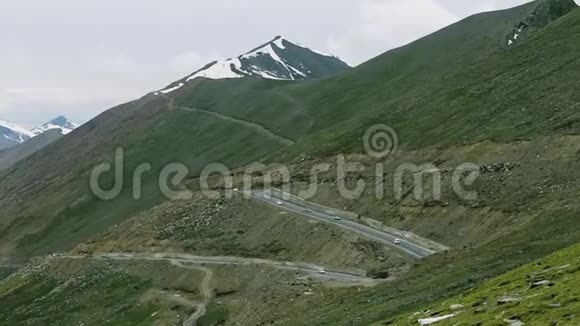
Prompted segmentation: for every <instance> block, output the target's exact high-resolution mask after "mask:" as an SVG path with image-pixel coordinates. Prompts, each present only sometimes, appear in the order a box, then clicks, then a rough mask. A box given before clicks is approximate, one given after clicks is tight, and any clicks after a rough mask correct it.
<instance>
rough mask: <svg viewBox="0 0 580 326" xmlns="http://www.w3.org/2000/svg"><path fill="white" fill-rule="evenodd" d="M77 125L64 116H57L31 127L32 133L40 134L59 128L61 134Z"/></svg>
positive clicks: (68, 131)
mask: <svg viewBox="0 0 580 326" xmlns="http://www.w3.org/2000/svg"><path fill="white" fill-rule="evenodd" d="M77 127H78V125H77V124H76V123H74V122H72V121H71V120H69V119H67V118H66V117H63V116H59V117H57V118H54V119H52V120H50V121H49V122H47V123H45V124H43V125H42V126H40V127H37V128H34V129H32V132H33V133H34V135H40V134H42V133H44V132H46V131H48V130H52V129H60V132H61V134H63V135H66V134H68V133H70V132H71V131H73V130H74V129H76V128H77Z"/></svg>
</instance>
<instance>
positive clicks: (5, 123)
mask: <svg viewBox="0 0 580 326" xmlns="http://www.w3.org/2000/svg"><path fill="white" fill-rule="evenodd" d="M0 127H1V128H6V129H9V130H10V131H12V132H14V133H16V134H20V135H21V136H24V137H25V138H26V137H28V138H31V137H34V133H33V132H32V131H30V130H28V129H25V128H22V127H20V126H17V125H15V124H13V123H10V122H8V121H3V120H0Z"/></svg>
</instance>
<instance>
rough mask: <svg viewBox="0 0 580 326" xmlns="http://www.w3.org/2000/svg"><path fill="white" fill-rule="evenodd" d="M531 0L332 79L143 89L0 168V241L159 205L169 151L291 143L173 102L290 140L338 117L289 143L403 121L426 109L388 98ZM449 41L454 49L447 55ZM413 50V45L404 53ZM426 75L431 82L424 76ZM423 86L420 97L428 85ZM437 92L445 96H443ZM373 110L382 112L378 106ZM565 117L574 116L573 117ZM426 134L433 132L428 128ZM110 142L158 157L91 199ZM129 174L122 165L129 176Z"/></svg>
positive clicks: (39, 240) (258, 153)
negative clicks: (138, 182) (136, 178)
mask: <svg viewBox="0 0 580 326" xmlns="http://www.w3.org/2000/svg"><path fill="white" fill-rule="evenodd" d="M535 8H536V4H530V5H526V6H523V7H519V8H515V9H512V10H507V11H502V12H497V13H488V14H482V15H477V16H474V17H471V18H468V19H466V20H465V21H462V22H460V23H458V24H456V25H454V26H451V27H449V28H446V29H444V30H442V31H439V32H437V33H435V34H434V35H432V36H429V37H426V38H424V39H422V40H419V41H417V42H415V43H413V44H411V45H408V46H406V47H404V48H402V49H398V50H394V51H391V52H388V53H386V54H385V55H383V56H381V57H379V58H377V59H374V60H372V61H371V62H369V63H367V64H365V65H362V66H360V67H358V68H357V69H355V70H353V71H352V72H348V73H345V74H344V75H341V76H339V77H336V78H333V79H330V80H322V81H307V82H304V83H288V82H278V81H268V80H199V81H197V82H193V83H189V84H188V85H187V87H184V88H182V89H180V90H179V91H177V92H175V94H171V96H172V104H173V105H171V106H169V105H168V101H167V100H166V99H164V98H163V97H160V96H157V97H155V96H152V95H150V96H146V97H144V98H143V99H140V100H138V101H135V102H131V103H128V104H124V105H121V106H119V107H117V108H114V109H112V110H110V111H108V112H106V113H104V114H102V115H101V116H99V117H98V118H96V119H94V120H93V121H91V122H90V123H88V124H86V125H85V126H83V127H82V128H80V129H79V130H77V131H75V132H74V133H72V134H71V136H70V137H65V138H64V139H62V140H60V141H57V142H55V143H54V144H52V145H51V146H49V147H47V148H45V149H44V150H42V151H40V152H38V153H36V154H35V155H33V156H31V157H29V158H28V159H27V160H25V161H23V162H21V163H20V164H19V165H18V166H17V167H15V168H14V169H12V170H9V171H7V172H5V173H3V174H2V176H1V177H2V179H1V182H2V185H1V187H0V204H1V205H2V207H3V212H2V216H1V218H0V252H2V253H4V254H8V253H11V252H12V253H17V255H19V256H30V255H34V254H39V253H44V252H45V251H48V250H55V249H65V248H69V247H70V246H72V245H73V244H74V243H76V242H78V241H81V240H84V239H86V238H87V237H90V236H91V235H93V234H95V232H98V231H101V230H104V229H106V228H107V227H108V226H110V225H114V224H116V223H118V222H119V221H121V220H123V219H125V218H127V217H128V216H130V215H131V214H133V213H135V212H137V211H140V210H143V209H147V208H149V207H152V206H154V205H155V204H157V203H159V202H160V201H162V200H163V198H162V197H161V196H160V195H159V193H158V191H156V190H155V188H157V186H156V183H157V180H156V178H154V177H152V176H154V175H155V174H157V172H158V171H159V169H160V167H161V166H163V165H164V164H165V163H168V162H174V161H177V162H181V163H184V164H186V165H188V166H189V167H190V175H191V176H195V175H196V174H198V173H199V170H200V169H201V167H202V166H204V165H205V164H207V163H210V162H216V161H219V162H223V163H226V164H228V165H230V166H232V167H236V166H242V165H244V164H247V163H249V162H251V161H254V160H259V159H262V158H264V157H268V156H270V155H272V154H275V153H277V152H279V151H280V150H282V149H284V147H285V145H286V144H279V143H278V142H276V141H272V140H270V139H268V138H264V137H263V136H262V135H260V134H259V133H257V132H255V130H252V129H251V128H247V127H245V126H243V125H240V124H235V123H229V122H227V121H224V120H220V119H216V118H215V117H212V116H208V115H207V114H203V113H196V112H191V111H184V110H180V108H182V107H187V108H193V109H203V110H209V111H214V112H218V113H221V114H224V115H226V116H231V117H234V118H238V119H240V120H244V121H250V122H252V123H255V124H258V125H261V126H263V127H264V128H265V129H267V130H270V131H272V132H273V133H275V134H279V135H281V136H283V137H285V138H288V139H291V140H294V141H300V140H302V139H304V138H305V137H306V136H307V135H314V134H316V133H317V132H319V131H320V130H322V129H324V128H327V127H330V126H332V125H335V124H337V123H338V125H339V126H340V127H339V129H331V130H329V131H325V132H324V133H323V134H320V136H317V137H315V138H312V139H310V140H308V141H307V142H305V143H304V144H302V145H299V146H297V147H296V148H295V149H293V150H291V151H290V152H289V153H290V154H289V155H293V153H298V152H302V151H310V152H313V153H314V152H315V153H316V154H317V155H321V154H322V155H323V154H327V153H329V151H330V150H332V149H334V150H338V149H340V150H349V149H352V148H353V146H352V144H349V143H348V142H347V141H345V139H346V140H352V139H357V137H359V135H356V136H354V134H355V131H356V133H357V134H358V132H359V131H360V130H361V128H363V127H364V124H363V125H361V123H360V121H361V119H362V121H366V120H364V119H363V118H361V117H367V116H368V115H369V113H368V112H380V114H382V115H383V118H382V119H379V121H380V120H383V121H384V115H388V116H389V117H391V116H393V114H398V115H399V116H400V119H399V121H407V120H402V119H403V118H404V119H408V118H410V117H411V116H413V118H412V120H413V121H416V120H417V118H416V117H417V116H420V114H421V112H417V111H418V110H419V109H415V110H410V109H407V110H402V109H399V110H397V111H396V112H398V113H396V112H395V111H394V110H393V107H397V108H401V107H402V106H409V101H411V103H416V102H417V101H420V100H417V101H416V100H414V99H415V98H417V94H423V95H425V94H427V95H431V96H433V94H437V93H438V92H441V89H442V87H443V86H441V87H439V86H437V85H443V84H441V83H440V79H441V78H446V80H448V79H452V78H450V77H449V76H450V74H452V73H453V72H454V71H456V70H461V69H465V67H466V66H467V65H471V64H472V63H475V62H478V61H479V60H481V59H482V58H483V57H485V56H486V55H487V54H489V53H495V52H505V47H504V46H503V45H502V42H503V41H502V39H503V36H502V35H503V34H505V33H508V32H509V31H510V30H513V27H514V26H516V25H517V24H518V23H519V22H521V21H522V20H525V19H526V18H527V17H529V16H530V15H531V13H532V12H533V11H534V10H535ZM538 33H540V32H538ZM566 35H568V34H566ZM539 37H540V36H539ZM563 37H564V36H563ZM466 40H470V41H466ZM443 44H444V45H443ZM450 47H453V48H454V49H455V50H454V51H452V52H451V55H450V51H449V48H450ZM474 47H476V48H474ZM570 47H571V48H570V49H568V50H569V51H572V50H573V45H570ZM521 48H523V46H522V47H520V48H518V49H514V51H513V52H514V53H516V54H514V55H517V53H523V50H520V49H521ZM564 49H566V48H564ZM518 51H519V52H518ZM424 52H425V53H426V52H429V53H430V55H429V57H430V58H436V57H437V58H440V59H439V60H426V57H424V54H420V53H424ZM508 52H512V51H508ZM411 54H413V55H416V56H418V57H417V58H416V59H413V60H410V61H408V63H402V62H401V60H403V59H405V60H406V58H410V57H412V55H411ZM565 54H566V52H564V55H565ZM500 55H504V56H505V55H506V54H498V56H500ZM421 56H423V57H421ZM508 61H511V60H508ZM550 63H552V62H550ZM571 64H574V63H573V62H572V63H571ZM505 65H509V64H508V63H505ZM395 67H401V70H400V71H399V70H397V69H398V68H397V69H394V68H395ZM405 67H407V68H405ZM550 67H551V66H549V67H546V68H547V69H549V68H550ZM465 74H468V73H465ZM425 76H428V77H427V78H429V80H430V82H427V81H426V80H423V78H425ZM466 78H467V77H466ZM452 80H455V79H452ZM473 82H474V83H475V81H473ZM457 85H460V84H452V85H449V87H450V88H451V89H454V90H453V91H452V92H451V93H449V92H447V95H446V96H447V98H448V97H450V96H452V95H453V94H455V93H458V94H459V95H461V93H465V91H460V90H457V89H455V88H456V87H457ZM411 86H413V87H411ZM454 87H455V88H454ZM446 89H447V88H445V89H444V90H446ZM481 92H485V90H481ZM423 98H424V100H423V101H427V99H428V98H429V97H423ZM437 99H439V100H440V101H443V100H444V99H445V97H443V98H440V97H437ZM466 100H469V99H466ZM401 103H407V104H406V105H402V104H401ZM445 106H446V105H445ZM421 107H422V108H424V106H421ZM457 107H458V106H454V107H453V108H452V109H450V110H448V111H445V113H438V114H437V118H436V119H446V121H447V120H448V116H449V115H451V114H453V112H455V111H456V109H455V108H457ZM433 110H434V109H431V113H430V115H433ZM419 111H420V110H419ZM531 111H532V112H533V110H531ZM563 114H565V113H563ZM436 119H434V120H430V121H427V122H426V123H424V124H421V125H418V126H417V128H418V129H417V130H418V131H422V130H423V129H421V128H425V129H427V128H429V129H431V128H432V127H433V124H434V123H435V122H436ZM464 119H467V118H464ZM373 120H377V119H376V117H375V116H373ZM339 122H340V123H339ZM401 123H403V122H401ZM458 123H461V124H460V126H457V127H456V126H449V130H450V132H451V130H453V134H454V136H455V135H457V134H461V132H462V131H463V130H465V128H463V126H464V124H463V121H458ZM421 126H423V127H421ZM397 127H399V126H397ZM413 128H415V127H413ZM568 128H573V124H572V125H570V126H569V127H568ZM333 130H340V132H336V131H333ZM413 130H414V129H413ZM401 132H402V135H403V136H405V137H406V138H405V139H406V141H409V142H411V141H412V138H411V137H407V132H408V131H405V130H401ZM431 132H432V133H433V132H434V131H431ZM416 134H421V133H420V132H417V133H416ZM428 136H429V139H431V138H432V137H431V136H433V135H428ZM439 138H440V139H441V137H439ZM321 143H324V144H321ZM117 146H122V147H124V148H125V151H126V158H125V165H126V167H127V169H126V170H127V171H132V168H133V167H135V166H137V165H138V164H140V163H144V162H150V163H151V164H152V165H153V171H154V172H152V173H150V174H148V176H147V179H146V180H145V184H144V187H145V191H144V195H143V196H144V198H143V199H142V200H141V201H133V200H132V199H130V191H131V189H129V188H130V187H126V188H125V189H124V192H123V195H122V196H120V197H119V198H118V199H117V200H116V201H114V202H102V201H99V200H96V199H95V198H94V197H92V196H91V194H90V192H89V189H88V187H87V180H88V174H89V172H90V170H91V168H92V167H93V166H95V165H96V164H98V163H100V162H102V161H111V160H112V157H113V152H114V149H115V147H117ZM286 157H290V156H286ZM129 174H130V173H127V174H126V175H125V178H126V180H127V181H129V180H130V175H129ZM23 235H26V237H24V238H23V237H22V236H23Z"/></svg>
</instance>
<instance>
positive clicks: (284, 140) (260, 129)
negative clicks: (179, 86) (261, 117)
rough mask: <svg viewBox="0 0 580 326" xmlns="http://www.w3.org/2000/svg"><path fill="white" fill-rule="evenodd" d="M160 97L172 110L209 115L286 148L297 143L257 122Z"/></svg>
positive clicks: (167, 97)
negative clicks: (247, 129)
mask: <svg viewBox="0 0 580 326" xmlns="http://www.w3.org/2000/svg"><path fill="white" fill-rule="evenodd" d="M159 95H161V96H162V97H163V98H165V99H166V100H167V102H168V103H167V106H168V107H169V109H170V110H173V109H177V110H182V111H188V112H197V113H203V114H207V115H210V116H212V117H214V118H218V119H220V120H224V121H228V122H232V123H235V124H238V125H242V126H244V127H246V128H249V129H252V130H254V131H255V132H257V133H259V134H261V135H263V136H265V137H268V138H270V139H273V140H275V141H277V142H279V143H281V144H283V145H285V146H290V145H294V144H295V143H296V142H295V141H293V140H292V139H289V138H286V137H284V136H282V135H278V134H276V133H275V132H273V131H272V130H270V129H268V128H266V127H265V126H262V125H260V124H258V123H255V122H251V121H247V120H242V119H238V118H234V117H230V116H227V115H224V114H221V113H218V112H214V111H207V110H201V109H194V108H189V107H185V106H176V105H175V104H174V102H175V99H174V98H172V97H170V96H167V95H166V94H162V93H159Z"/></svg>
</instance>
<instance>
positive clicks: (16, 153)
mask: <svg viewBox="0 0 580 326" xmlns="http://www.w3.org/2000/svg"><path fill="white" fill-rule="evenodd" d="M62 136H63V134H62V133H61V131H60V130H59V129H49V130H47V131H45V132H43V133H42V134H39V135H37V136H35V137H33V138H30V139H28V140H27V141H25V142H23V143H21V144H17V145H15V146H12V147H10V148H6V149H4V150H0V170H3V169H8V168H10V167H12V166H14V164H16V163H18V162H19V161H21V160H23V159H25V158H27V157H29V156H30V155H32V154H34V153H35V152H37V151H38V150H40V149H42V148H44V147H45V146H48V145H49V144H51V143H53V142H55V141H56V140H58V139H60V138H61V137H62Z"/></svg>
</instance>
